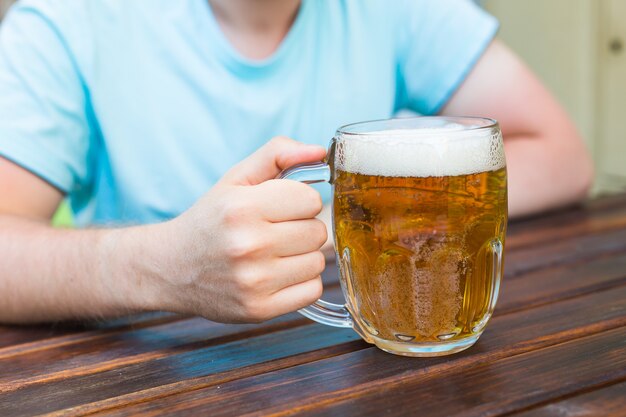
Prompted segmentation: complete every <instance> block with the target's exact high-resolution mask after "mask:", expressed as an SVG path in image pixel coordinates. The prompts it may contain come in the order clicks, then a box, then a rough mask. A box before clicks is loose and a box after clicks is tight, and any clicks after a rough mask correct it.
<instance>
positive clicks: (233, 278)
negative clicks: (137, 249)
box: [153, 138, 327, 322]
mask: <svg viewBox="0 0 626 417" xmlns="http://www.w3.org/2000/svg"><path fill="white" fill-rule="evenodd" d="M324 155H325V150H324V148H322V147H319V146H311V145H304V144H301V143H298V142H295V141H293V140H290V139H286V138H275V139H272V140H271V141H270V142H269V143H268V144H266V145H265V146H263V147H262V148H261V149H259V150H258V151H257V152H255V153H254V154H252V155H251V156H250V157H248V158H247V159H245V160H244V161H242V162H241V163H239V164H238V165H236V166H235V167H233V168H232V169H231V170H230V171H228V172H227V173H226V174H225V175H224V177H223V178H222V179H221V180H220V181H219V183H218V184H216V185H215V187H214V188H213V189H211V190H210V191H209V192H208V193H207V194H205V195H204V196H203V197H202V198H201V199H200V200H199V201H198V202H197V203H196V204H195V205H194V206H193V207H192V208H190V209H189V210H188V211H187V212H185V213H183V214H182V215H181V216H179V217H178V218H176V219H174V220H172V221H170V222H167V223H164V224H162V225H158V226H159V227H161V230H160V234H161V236H163V237H165V236H167V243H166V245H167V249H166V251H167V255H165V254H164V257H163V258H164V267H163V268H162V270H163V273H161V274H159V278H158V279H156V280H154V282H153V283H155V284H156V285H157V286H158V291H157V293H158V294H159V295H158V297H157V298H158V300H159V301H158V303H159V304H160V306H159V308H163V307H165V308H166V309H168V310H171V311H177V312H182V313H190V314H197V315H201V316H204V317H206V318H208V319H210V320H215V321H220V322H260V321H264V320H268V319H270V318H273V317H276V316H279V315H282V314H285V313H288V312H291V311H295V310H297V309H299V308H302V307H304V306H307V305H309V304H311V303H312V302H314V301H315V300H317V299H318V298H319V297H320V295H321V293H322V281H321V278H320V274H321V272H322V271H323V269H324V266H325V260H324V255H323V254H322V252H321V251H320V248H321V247H322V245H323V244H324V243H325V242H326V239H327V232H326V227H325V225H324V223H323V222H322V221H320V220H318V219H315V216H316V215H317V214H318V213H319V212H320V211H321V209H322V200H321V197H320V195H319V194H318V193H317V192H316V191H315V190H313V189H312V188H311V187H309V186H308V185H305V184H302V183H299V182H296V181H292V180H279V179H274V178H275V177H276V176H277V175H278V174H279V173H280V172H281V171H282V170H283V169H286V168H288V167H291V166H293V165H296V164H299V163H305V162H313V161H319V160H321V159H322V158H323V157H324Z"/></svg>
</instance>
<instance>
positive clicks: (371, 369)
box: [70, 287, 626, 415]
mask: <svg viewBox="0 0 626 417" xmlns="http://www.w3.org/2000/svg"><path fill="white" fill-rule="evenodd" d="M624 300H626V287H620V288H618V289H615V290H611V291H604V292H601V293H597V294H592V295H589V296H586V297H580V298H575V299H571V300H567V301H564V302H561V303H554V304H550V305H545V306H542V307H539V308H535V309H531V310H526V311H524V312H520V313H516V314H510V315H505V316H502V317H496V318H494V319H493V321H492V323H490V325H489V326H488V327H487V330H486V332H485V334H484V335H483V337H482V338H481V340H480V341H479V342H478V343H477V345H476V346H474V347H473V348H471V349H470V350H468V351H466V352H463V353H461V354H458V355H454V356H450V357H443V358H430V359H407V358H402V357H397V356H394V355H390V354H387V353H384V352H382V351H379V350H378V349H376V348H373V347H372V348H368V349H364V350H360V351H357V352H352V353H347V354H344V355H341V356H337V357H333V358H330V359H322V360H318V361H316V362H314V363H307V364H303V365H301V366H297V367H292V368H288V369H284V370H277V371H275V372H272V373H269V374H262V375H258V376H254V377H250V378H240V379H237V380H234V381H232V382H230V383H219V384H218V383H215V384H213V385H211V386H209V387H208V388H203V389H199V390H195V391H192V392H184V393H181V394H177V395H173V396H170V397H166V398H162V399H158V400H152V401H151V402H149V403H143V404H138V405H135V406H131V407H129V408H128V409H122V411H123V413H122V412H120V415H124V413H127V415H140V414H141V413H143V412H146V413H148V415H149V413H150V412H152V411H154V410H160V409H170V408H171V409H172V410H175V409H176V410H177V407H178V404H187V405H189V406H194V405H200V406H202V409H201V410H198V412H201V411H202V412H204V411H206V410H208V408H204V407H205V405H206V407H209V408H210V407H212V405H210V404H213V403H215V404H216V407H217V408H218V409H221V408H223V407H226V408H225V410H226V409H227V410H229V411H230V412H231V413H232V412H234V409H233V408H232V407H230V406H228V404H229V403H230V402H231V401H233V404H236V406H237V407H242V408H241V409H240V410H239V412H241V413H244V412H248V411H254V409H256V407H258V404H257V403H254V402H253V403H250V404H249V406H248V407H246V406H245V402H246V398H248V396H255V397H256V396H257V395H261V394H259V393H263V392H271V396H270V395H268V398H267V399H266V400H265V402H264V403H265V404H266V405H267V406H268V407H270V406H276V405H280V404H282V405H284V406H285V407H286V408H289V407H291V406H293V405H298V402H299V401H302V400H304V399H303V398H301V397H302V393H306V397H307V399H308V400H306V401H309V402H310V403H311V404H315V402H316V401H317V400H316V398H318V397H320V396H325V395H329V394H332V393H333V392H336V391H342V390H348V391H357V390H359V389H367V387H368V386H369V385H371V384H376V383H377V381H379V380H382V379H385V378H392V379H394V378H396V377H398V375H409V374H411V375H413V374H422V373H426V372H434V373H437V372H443V371H444V370H446V369H448V368H463V367H466V366H472V365H473V364H475V363H478V362H483V361H493V360H496V359H499V358H503V357H507V356H511V355H514V354H520V353H523V352H528V351H532V350H535V349H538V348H541V347H546V346H550V345H554V344H557V343H562V342H565V341H569V340H573V339H576V338H579V337H581V336H583V335H586V334H593V333H597V332H601V331H605V330H609V329H614V328H617V327H620V326H625V325H626V304H625V303H624ZM587 307H589V308H587ZM322 331H325V330H322ZM218 385H219V386H220V387H221V388H219V389H218V388H216V387H217V386H218ZM226 392H228V393H229V395H228V396H226V394H225V393H226ZM161 394H163V393H161ZM269 397H271V398H269ZM133 400H134V401H138V399H137V398H134V399H133ZM143 400H146V398H143ZM124 403H125V402H124V401H123V399H122V401H117V402H115V401H109V402H108V403H99V404H93V405H85V406H83V407H78V408H77V409H76V410H75V411H80V412H83V411H87V410H97V409H103V408H106V407H111V406H117V405H121V404H124ZM70 415H71V414H70Z"/></svg>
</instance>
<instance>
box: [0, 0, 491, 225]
mask: <svg viewBox="0 0 626 417" xmlns="http://www.w3.org/2000/svg"><path fill="white" fill-rule="evenodd" d="M497 26H498V25H497V22H496V21H495V19H494V18H493V17H491V16H489V15H487V14H486V13H485V12H483V11H482V10H481V9H479V8H478V7H477V6H475V5H474V4H473V3H472V2H470V1H468V0H406V1H400V0H396V1H385V0H368V1H363V0H332V1H330V0H329V1H323V0H303V1H302V5H301V7H300V10H299V11H298V15H297V17H296V20H295V22H294V23H293V26H292V27H291V29H290V31H289V33H288V34H287V36H286V38H285V39H284V40H283V42H282V43H281V45H280V47H279V48H278V50H277V51H276V52H275V53H274V54H273V55H272V56H271V57H269V58H268V59H265V60H262V61H254V60H250V59H246V58H244V57H242V56H241V55H240V54H239V53H238V52H237V51H236V50H234V49H233V47H232V46H231V45H230V44H229V42H228V40H227V39H226V38H225V36H224V35H223V33H222V32H221V30H220V27H219V25H218V23H217V22H216V20H215V17H214V16H213V14H212V12H211V8H210V6H209V4H208V1H207V0H176V1H172V0H132V1H128V0H100V1H96V0H90V1H72V0H23V1H21V2H18V3H17V5H15V6H14V7H13V8H12V9H11V11H10V12H9V14H8V15H7V17H6V19H5V21H4V22H3V23H2V25H1V27H0V155H2V156H4V157H5V158H7V159H9V160H11V161H14V162H15V163H17V164H19V165H21V166H23V167H25V168H26V169H28V170H30V171H32V172H33V173H35V174H37V175H38V176H40V177H41V178H43V179H45V180H46V181H48V182H49V183H50V184H52V185H54V186H55V187H57V188H59V189H60V190H62V191H63V192H65V193H66V194H67V196H68V198H69V200H70V203H71V207H72V209H73V211H74V213H75V218H76V221H77V223H78V224H80V225H86V224H111V223H115V224H133V223H146V222H157V221H161V220H164V219H168V218H172V217H174V216H176V215H178V214H179V213H181V212H182V211H184V210H185V209H187V208H188V207H189V206H191V205H192V204H193V203H194V202H195V201H196V200H197V199H198V198H199V197H200V196H201V195H202V194H203V193H205V192H206V191H207V190H209V189H210V188H211V186H212V185H213V184H215V182H216V181H217V180H218V179H219V178H220V177H221V176H222V174H223V173H224V172H225V171H226V170H227V169H229V168H230V167H231V166H232V165H234V164H235V163H237V162H238V161H240V160H242V159H243V158H245V157H246V156H247V155H249V154H250V153H252V152H254V151H255V150H256V149H258V148H259V147H260V146H262V145H263V144H264V143H265V142H266V141H268V140H269V139H270V138H271V137H273V136H277V135H285V136H289V137H292V138H295V139H297V140H300V141H303V142H308V143H315V144H321V145H327V144H328V142H329V140H330V138H331V137H332V135H333V133H334V132H335V130H336V128H337V127H339V126H340V125H343V124H347V123H352V122H358V121H364V120H370V119H381V118H388V117H391V116H392V115H393V114H394V113H395V112H396V111H398V110H399V109H403V108H407V109H411V110H413V111H416V112H418V113H421V114H435V113H437V112H438V111H439V110H440V109H441V107H442V106H443V105H444V104H445V103H446V101H447V100H448V99H449V98H450V96H451V94H452V93H453V92H454V91H455V89H456V88H457V87H458V86H459V85H460V83H461V82H462V81H463V79H464V77H465V76H466V75H467V73H468V72H469V71H470V70H471V68H472V67H473V65H474V64H475V62H476V60H477V59H478V58H479V57H480V55H481V54H482V52H483V51H484V49H485V48H486V46H487V45H488V44H489V42H490V41H491V39H492V38H493V36H494V33H495V31H496V30H497ZM0 198H1V196H0Z"/></svg>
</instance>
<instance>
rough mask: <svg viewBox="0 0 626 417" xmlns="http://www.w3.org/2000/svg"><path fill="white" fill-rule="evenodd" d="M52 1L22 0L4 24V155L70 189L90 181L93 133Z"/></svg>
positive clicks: (0, 136)
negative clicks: (25, 0)
mask: <svg viewBox="0 0 626 417" xmlns="http://www.w3.org/2000/svg"><path fill="white" fill-rule="evenodd" d="M53 5H54V3H51V2H42V1H39V2H36V1H30V2H28V1H27V2H22V3H18V4H17V5H16V6H14V7H13V8H12V9H11V11H10V12H9V14H8V15H7V17H6V19H5V20H4V21H3V22H2V25H0V156H3V157H5V158H6V159H8V160H10V161H13V162H14V163H16V164H18V165H21V166H22V167H24V168H26V169H28V170H29V171H31V172H33V173H34V174H36V175H38V176H39V177H41V178H43V179H44V180H46V181H47V182H49V183H50V184H52V185H53V186H55V187H57V188H59V189H60V190H62V191H64V192H65V193H71V192H72V191H74V190H76V189H77V188H79V187H81V186H84V185H85V183H86V182H87V181H88V176H89V175H88V174H89V173H88V167H89V165H90V164H89V163H88V160H89V157H90V150H91V148H92V138H91V137H92V135H91V129H90V123H89V117H88V112H87V98H86V97H87V93H86V89H85V87H84V83H83V82H82V81H81V76H80V72H79V70H78V67H77V64H76V57H75V56H74V55H73V53H72V51H71V49H70V47H69V45H68V41H67V39H66V37H65V36H64V33H63V31H62V29H61V28H60V27H59V25H58V24H57V23H58V22H57V19H56V18H55V13H58V10H55V8H54V7H53Z"/></svg>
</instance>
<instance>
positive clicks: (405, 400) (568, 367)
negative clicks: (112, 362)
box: [181, 328, 626, 417]
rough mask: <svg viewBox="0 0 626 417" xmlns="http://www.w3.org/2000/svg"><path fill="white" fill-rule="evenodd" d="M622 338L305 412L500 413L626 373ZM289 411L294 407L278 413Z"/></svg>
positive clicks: (569, 346) (577, 344)
mask: <svg viewBox="0 0 626 417" xmlns="http://www.w3.org/2000/svg"><path fill="white" fill-rule="evenodd" d="M624 341H626V328H621V329H616V330H612V331H609V332H606V333H602V334H599V335H593V336H588V337H584V338H581V339H577V340H574V341H571V342H568V343H564V344H560V345H557V346H553V347H550V348H546V349H540V350H537V351H533V352H529V353H526V354H522V355H519V356H513V357H508V358H504V359H501V360H498V361H495V362H492V361H487V362H483V363H479V364H477V365H476V366H474V367H472V368H469V369H453V370H450V371H449V372H441V373H438V374H435V375H433V374H425V375H416V376H415V377H414V378H410V379H405V380H404V381H403V383H402V384H398V383H391V384H385V385H382V384H379V386H378V387H377V389H375V390H371V391H369V392H367V393H365V395H356V396H352V397H351V398H349V399H348V400H347V401H343V402H342V403H339V404H337V403H335V402H330V403H329V405H328V406H327V407H324V406H320V404H319V403H318V404H317V405H316V406H315V408H314V410H312V411H311V412H310V413H306V414H305V415H309V416H346V417H347V416H362V415H363V414H364V413H366V412H367V413H368V414H369V415H381V414H382V413H385V415H387V416H406V415H411V414H412V413H414V412H417V411H418V405H419V413H420V414H422V415H427V416H433V417H436V416H450V415H465V416H497V415H502V414H505V413H508V412H511V411H514V410H516V409H520V408H524V407H528V406H530V405H533V404H538V403H541V402H545V401H549V400H552V399H555V398H560V397H562V396H563V395H571V394H573V393H576V392H584V391H585V390H588V389H590V388H593V387H596V386H602V385H603V384H605V383H606V382H607V381H613V380H615V379H622V378H626V344H625V343H624ZM359 394H361V393H359ZM292 411H298V409H293V410H289V412H287V413H281V414H282V415H288V414H291V412H292ZM281 414H275V415H281ZM181 415H184V414H181ZM215 415H218V414H215Z"/></svg>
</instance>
